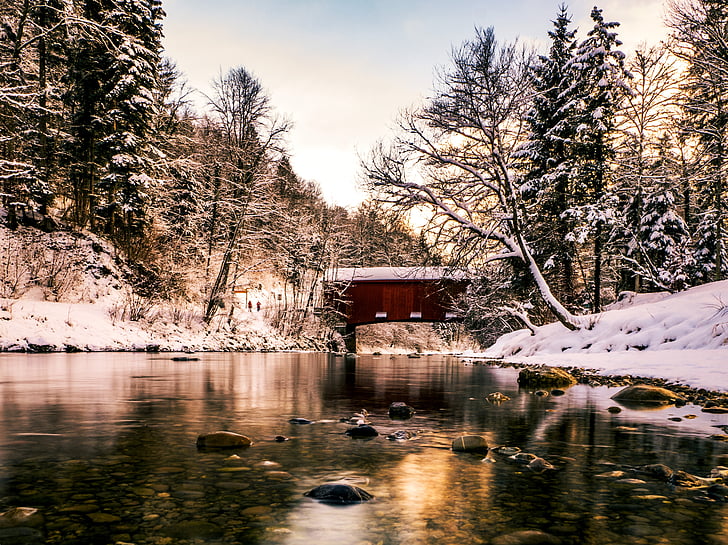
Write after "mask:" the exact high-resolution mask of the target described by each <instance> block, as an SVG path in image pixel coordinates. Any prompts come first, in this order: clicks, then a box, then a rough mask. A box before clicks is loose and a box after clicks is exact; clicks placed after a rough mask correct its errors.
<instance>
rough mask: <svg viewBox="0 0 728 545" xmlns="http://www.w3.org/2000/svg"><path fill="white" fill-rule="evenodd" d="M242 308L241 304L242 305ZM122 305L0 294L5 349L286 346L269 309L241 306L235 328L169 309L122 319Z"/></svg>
mask: <svg viewBox="0 0 728 545" xmlns="http://www.w3.org/2000/svg"><path fill="white" fill-rule="evenodd" d="M241 307H242V305H241ZM118 309H119V307H118V306H116V305H113V304H108V303H105V302H98V303H55V302H49V301H36V300H32V299H28V298H23V299H0V351H6V350H7V351H18V350H28V349H33V346H32V345H36V346H37V347H47V348H45V349H46V350H53V351H62V350H68V349H78V350H84V351H115V350H144V349H146V348H147V347H148V346H152V345H154V346H158V347H159V348H160V349H161V350H168V351H175V352H180V351H186V350H212V351H216V350H236V349H237V350H246V349H257V350H262V349H279V350H281V349H287V348H291V344H290V342H288V343H286V342H284V341H283V340H281V339H279V338H278V336H277V335H276V334H275V333H274V332H273V330H272V329H271V328H270V326H269V325H268V324H267V322H266V321H265V318H264V314H265V313H264V312H246V311H244V310H242V308H241V310H239V311H238V313H237V320H236V321H237V323H236V328H235V331H232V330H231V329H230V328H227V327H226V323H225V322H226V321H227V320H220V322H219V323H216V324H214V325H213V327H212V328H206V327H205V326H204V324H203V323H202V321H201V320H199V319H198V318H196V317H192V316H190V317H188V318H183V319H181V320H179V319H174V318H172V316H171V313H170V314H168V313H167V312H165V311H164V310H161V309H160V310H158V311H155V310H154V309H153V310H152V311H151V312H150V314H149V316H148V317H146V318H144V319H142V320H139V321H130V320H124V319H121V318H120V317H119V316H118V314H115V311H116V310H118Z"/></svg>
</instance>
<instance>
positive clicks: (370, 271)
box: [326, 267, 460, 282]
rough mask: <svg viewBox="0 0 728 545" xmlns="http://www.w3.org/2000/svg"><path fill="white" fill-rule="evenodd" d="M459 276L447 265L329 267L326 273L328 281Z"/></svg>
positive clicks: (427, 278) (430, 278) (429, 278)
mask: <svg viewBox="0 0 728 545" xmlns="http://www.w3.org/2000/svg"><path fill="white" fill-rule="evenodd" d="M459 276H460V273H458V272H457V271H453V270H452V269H448V268H447V267H356V268H354V267H352V268H340V269H331V270H329V271H327V273H326V279H327V280H328V281H330V282H354V281H370V282H374V281H387V280H394V281H397V280H441V279H443V278H456V277H459Z"/></svg>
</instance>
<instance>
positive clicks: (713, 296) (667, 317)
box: [471, 280, 728, 391]
mask: <svg viewBox="0 0 728 545" xmlns="http://www.w3.org/2000/svg"><path fill="white" fill-rule="evenodd" d="M586 319H587V323H589V324H590V328H585V329H581V330H578V331H569V330H567V329H566V328H565V327H564V326H562V325H561V324H559V323H553V324H548V325H545V326H542V327H540V328H539V329H538V330H537V331H536V333H535V335H531V334H530V331H528V330H525V329H524V330H519V331H515V332H513V333H510V334H508V335H504V336H503V337H501V338H500V339H498V341H497V342H496V343H495V344H494V345H493V346H491V347H490V348H489V349H487V350H486V351H485V352H483V353H479V354H475V353H473V354H471V355H472V356H474V357H475V356H477V357H485V358H503V359H504V360H505V361H509V362H520V363H526V364H547V365H554V366H577V367H583V368H587V369H597V370H599V372H600V373H601V374H604V375H622V374H630V375H636V376H642V377H653V378H664V379H667V380H670V381H673V382H675V383H680V384H685V385H687V386H691V387H693V388H705V389H707V390H717V391H728V280H726V281H721V282H714V283H711V284H705V285H703V286H698V287H695V288H692V289H689V290H686V291H684V292H680V293H676V294H673V295H669V294H665V293H662V294H646V295H635V294H629V295H628V296H627V297H625V298H624V299H623V300H621V301H618V302H617V303H616V304H614V305H613V306H611V307H608V309H607V310H605V312H602V313H600V314H595V315H591V316H588V317H587V318H586Z"/></svg>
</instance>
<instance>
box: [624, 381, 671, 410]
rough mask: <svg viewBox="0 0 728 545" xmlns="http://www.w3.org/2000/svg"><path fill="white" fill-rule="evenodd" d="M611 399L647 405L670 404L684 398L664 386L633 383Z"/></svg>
mask: <svg viewBox="0 0 728 545" xmlns="http://www.w3.org/2000/svg"><path fill="white" fill-rule="evenodd" d="M612 399H614V400H616V401H620V402H626V403H628V404H629V403H635V404H642V403H645V404H649V405H671V404H673V403H677V402H684V401H685V398H683V397H682V396H680V395H678V394H676V393H675V392H671V391H670V390H668V389H666V388H660V387H659V386H652V385H650V384H633V385H631V386H627V387H626V388H624V389H623V390H620V391H619V392H617V393H616V394H614V395H613V396H612Z"/></svg>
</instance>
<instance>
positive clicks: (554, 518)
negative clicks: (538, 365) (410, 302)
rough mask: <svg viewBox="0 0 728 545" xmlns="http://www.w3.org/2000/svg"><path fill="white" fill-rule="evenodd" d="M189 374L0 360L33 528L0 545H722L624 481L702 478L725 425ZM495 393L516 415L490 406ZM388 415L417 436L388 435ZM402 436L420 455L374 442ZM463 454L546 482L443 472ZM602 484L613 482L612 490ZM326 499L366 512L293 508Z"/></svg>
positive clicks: (491, 385) (426, 381)
mask: <svg viewBox="0 0 728 545" xmlns="http://www.w3.org/2000/svg"><path fill="white" fill-rule="evenodd" d="M196 356H198V357H199V358H200V361H188V362H175V361H172V360H171V357H172V356H171V355H167V354H145V353H138V354H129V353H111V354H109V353H105V354H52V355H13V354H3V355H0V512H2V511H5V510H7V509H9V508H12V507H33V508H37V509H38V510H39V512H40V513H41V514H42V517H43V518H42V522H40V523H38V522H33V524H32V529H29V530H27V531H25V530H23V531H20V530H18V529H17V528H14V529H3V528H2V525H1V524H0V543H1V544H2V545H8V544H12V543H53V544H56V543H57V544H114V543H117V542H123V543H135V544H137V545H141V544H157V545H166V544H173V543H174V544H176V543H221V544H222V543H225V544H232V543H239V544H246V545H249V544H281V545H304V544H305V545H311V544H313V543H315V544H317V545H348V544H353V545H358V544H361V545H365V544H366V545H368V544H371V545H377V544H382V545H405V544H407V545H409V544H411V545H415V544H417V545H419V544H438V545H450V544H453V545H454V544H458V545H461V544H464V543H467V544H471V543H484V544H487V543H491V541H493V540H495V541H493V542H494V543H498V542H499V541H498V540H502V539H504V538H503V537H502V536H504V535H507V534H511V533H513V532H519V531H525V530H533V531H540V532H546V533H548V534H550V535H553V536H556V537H558V538H559V539H560V540H561V542H562V543H564V544H574V545H576V544H595V545H596V544H599V545H609V544H615V545H616V544H624V543H630V544H685V545H688V544H689V545H695V544H703V543H705V544H717V543H728V537H726V536H727V535H728V507H726V504H724V503H721V502H715V501H711V499H710V498H709V497H708V496H707V495H706V493H705V491H704V490H695V489H685V488H680V487H673V486H671V485H669V484H667V483H664V482H661V481H659V480H656V479H652V478H649V477H646V476H644V475H641V474H638V473H636V472H634V471H633V470H632V469H633V468H636V467H639V466H643V465H646V464H654V463H663V464H666V465H668V466H670V467H671V468H673V469H676V470H683V471H686V472H689V473H691V474H695V475H699V476H707V475H708V474H709V473H710V471H711V469H712V468H714V467H716V466H719V465H721V464H724V465H728V443H724V442H721V441H718V440H716V439H711V438H710V437H711V435H714V434H722V433H723V431H721V429H719V428H716V427H715V426H720V425H728V416H726V415H709V414H705V413H701V412H700V408H699V407H695V406H691V405H688V406H686V407H681V408H675V407H671V408H667V409H662V410H656V411H636V410H632V409H628V408H623V410H622V412H620V413H619V414H612V413H610V412H609V411H607V408H608V407H610V406H613V405H615V402H613V401H612V400H610V399H609V397H610V396H611V395H612V394H614V393H615V392H616V390H615V389H609V388H605V387H599V388H591V387H588V386H575V387H572V388H570V389H568V390H567V392H566V394H565V395H563V396H552V395H546V396H539V395H536V394H535V393H534V392H530V391H525V390H519V388H518V385H517V382H516V377H517V371H515V370H513V369H500V368H495V367H488V366H468V365H464V364H463V363H462V362H460V361H458V360H457V359H455V358H449V357H445V356H429V357H422V358H417V359H414V358H412V359H411V358H405V357H390V356H386V355H385V356H361V357H359V358H357V360H356V361H355V362H347V361H345V360H344V359H343V358H341V357H335V356H332V355H325V354H238V353H219V354H218V353H214V354H209V353H206V354H197V355H196ZM496 391H499V392H502V393H503V394H506V395H508V396H510V397H511V400H510V401H508V402H506V403H503V404H501V405H493V404H490V403H488V402H487V401H486V399H485V397H486V396H487V395H488V394H489V393H491V392H496ZM394 401H404V402H406V403H408V404H410V405H412V406H413V407H415V409H416V410H417V413H416V415H415V417H414V418H412V419H410V420H407V421H396V420H391V419H390V418H389V417H388V416H387V408H388V406H389V404H390V403H392V402H394ZM362 409H366V410H367V411H368V412H369V413H370V420H371V422H372V425H373V426H374V427H375V428H376V429H377V430H378V431H379V432H380V436H378V437H376V438H374V439H366V440H361V439H351V438H349V437H347V436H345V435H344V434H343V432H344V431H345V430H346V429H347V428H348V427H349V425H348V424H346V423H343V422H341V421H340V419H341V418H347V417H350V416H352V415H353V414H354V413H356V412H360V411H361V410H362ZM294 417H305V418H307V419H310V420H313V421H314V423H313V424H311V425H294V424H290V423H289V422H288V421H289V419H291V418H294ZM693 417H695V418H693ZM671 418H672V419H678V421H675V420H669V419H671ZM216 430H229V431H234V432H238V433H242V434H245V435H247V436H249V437H250V438H252V439H253V441H254V443H253V445H252V446H251V447H249V448H245V449H241V450H235V451H224V452H214V451H199V450H198V449H197V448H196V446H195V442H196V439H197V436H198V435H199V434H201V433H205V432H211V431H216ZM397 430H408V431H412V432H416V434H417V435H416V437H415V438H414V439H413V440H410V441H405V442H399V441H391V440H388V439H387V438H386V435H388V434H390V433H392V432H394V431H397ZM463 434H478V435H482V436H484V437H485V438H487V440H488V442H489V444H491V445H509V446H518V447H520V448H521V449H522V450H523V451H526V452H531V453H534V454H536V455H538V456H541V457H544V458H546V459H548V460H549V461H551V462H552V463H554V465H555V466H556V467H557V470H556V471H550V472H546V473H543V474H536V473H534V472H532V471H530V470H528V469H527V468H525V467H524V466H522V465H518V464H515V463H512V462H509V461H508V460H507V459H506V458H503V457H494V458H493V459H494V461H490V460H484V459H483V456H481V455H475V454H461V453H454V452H452V450H451V449H450V445H451V442H452V441H453V439H455V438H456V437H458V436H459V435H463ZM278 435H282V436H286V437H287V438H289V440H288V441H285V442H277V441H276V440H275V437H276V436H278ZM614 471H625V474H624V475H623V477H621V478H620V477H610V476H605V474H608V473H611V472H614ZM335 480H346V481H348V482H352V483H356V484H358V485H359V486H361V487H363V488H365V489H366V490H367V491H369V492H370V493H371V494H373V495H374V496H375V500H374V501H372V502H368V503H364V504H359V505H351V506H346V507H339V506H330V505H324V504H320V503H317V502H315V501H313V500H310V499H309V498H306V497H304V496H303V493H304V492H306V491H307V490H309V489H311V488H312V487H314V486H316V485H318V484H321V483H324V482H329V481H335ZM13 540H15V541H13Z"/></svg>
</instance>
